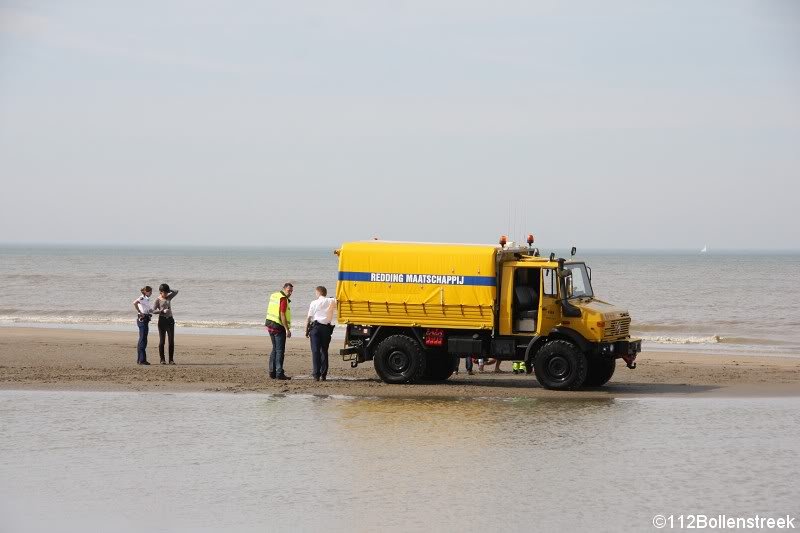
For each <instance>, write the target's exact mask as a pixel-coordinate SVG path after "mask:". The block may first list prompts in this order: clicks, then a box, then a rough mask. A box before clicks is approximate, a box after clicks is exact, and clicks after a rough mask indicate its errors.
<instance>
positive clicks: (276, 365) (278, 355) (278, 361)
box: [269, 329, 286, 376]
mask: <svg viewBox="0 0 800 533" xmlns="http://www.w3.org/2000/svg"><path fill="white" fill-rule="evenodd" d="M269 339H270V340H271V341H272V352H270V354H269V371H270V373H272V372H274V373H275V375H276V376H280V375H281V374H283V357H284V354H285V352H286V330H285V329H282V330H280V331H279V332H278V333H272V332H271V331H270V333H269Z"/></svg>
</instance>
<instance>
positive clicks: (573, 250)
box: [569, 246, 578, 257]
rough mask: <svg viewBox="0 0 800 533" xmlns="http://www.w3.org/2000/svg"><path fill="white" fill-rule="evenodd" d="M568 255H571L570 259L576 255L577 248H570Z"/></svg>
mask: <svg viewBox="0 0 800 533" xmlns="http://www.w3.org/2000/svg"><path fill="white" fill-rule="evenodd" d="M569 253H570V255H571V256H572V257H575V254H577V253H578V249H577V248H575V247H574V246H573V247H572V250H571V251H570V252H569Z"/></svg>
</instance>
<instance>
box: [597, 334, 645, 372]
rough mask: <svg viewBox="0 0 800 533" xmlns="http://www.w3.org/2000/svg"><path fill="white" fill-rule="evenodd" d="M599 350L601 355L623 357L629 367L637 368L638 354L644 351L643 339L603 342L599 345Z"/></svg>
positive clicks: (615, 357)
mask: <svg viewBox="0 0 800 533" xmlns="http://www.w3.org/2000/svg"><path fill="white" fill-rule="evenodd" d="M597 351H598V353H599V355H600V356H601V357H612V358H614V359H623V360H624V361H625V363H626V364H627V365H628V368H636V356H637V355H639V353H640V352H641V351H642V339H625V340H623V341H614V342H601V343H599V344H598V345H597Z"/></svg>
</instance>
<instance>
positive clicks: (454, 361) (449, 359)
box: [422, 350, 458, 381]
mask: <svg viewBox="0 0 800 533" xmlns="http://www.w3.org/2000/svg"><path fill="white" fill-rule="evenodd" d="M425 359H426V361H425V373H424V374H423V376H422V377H423V379H426V380H428V381H445V380H447V378H449V377H450V376H452V375H453V372H455V370H456V365H458V356H457V355H450V354H448V353H444V352H434V351H430V350H429V351H428V352H427V353H426V354H425Z"/></svg>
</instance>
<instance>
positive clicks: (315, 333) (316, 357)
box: [308, 323, 333, 378]
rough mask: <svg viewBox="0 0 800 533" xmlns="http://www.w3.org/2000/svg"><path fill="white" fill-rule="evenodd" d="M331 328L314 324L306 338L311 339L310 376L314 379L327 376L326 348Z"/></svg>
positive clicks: (329, 339)
mask: <svg viewBox="0 0 800 533" xmlns="http://www.w3.org/2000/svg"><path fill="white" fill-rule="evenodd" d="M331 334H333V328H332V327H331V326H328V325H326V324H319V323H316V324H314V326H313V327H312V328H311V331H310V332H309V334H308V336H309V337H310V338H311V375H312V376H313V377H315V378H318V377H320V376H327V375H328V347H329V346H330V345H331Z"/></svg>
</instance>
